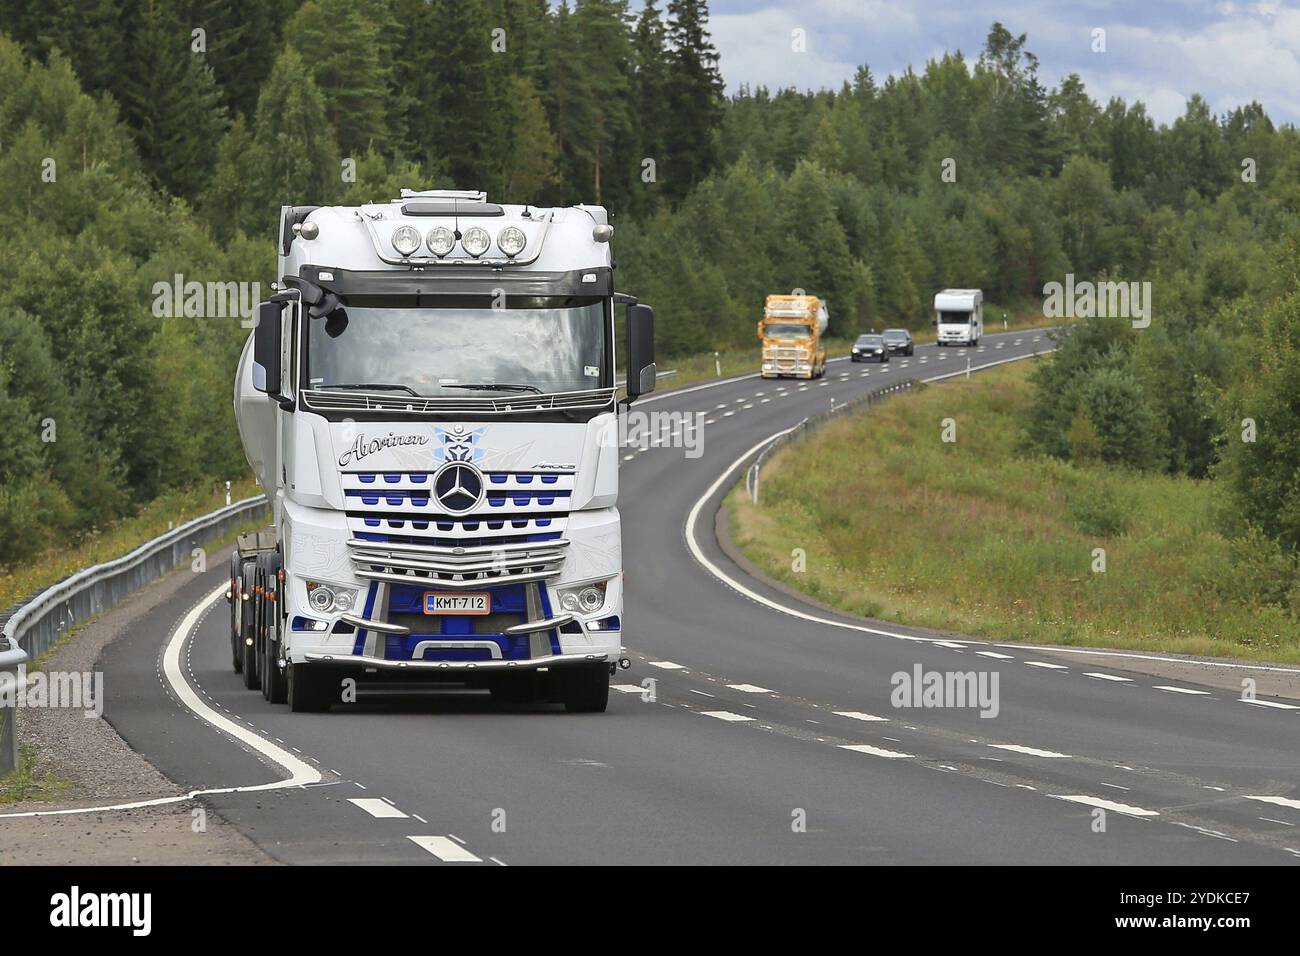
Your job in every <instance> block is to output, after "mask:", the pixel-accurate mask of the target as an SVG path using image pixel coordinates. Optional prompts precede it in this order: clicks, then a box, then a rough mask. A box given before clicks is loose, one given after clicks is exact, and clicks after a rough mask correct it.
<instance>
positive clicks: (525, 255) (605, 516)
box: [230, 190, 655, 711]
mask: <svg viewBox="0 0 1300 956" xmlns="http://www.w3.org/2000/svg"><path fill="white" fill-rule="evenodd" d="M612 235H613V227H612V226H610V225H609V223H608V220H607V215H606V212H605V210H604V209H603V208H601V207H599V206H584V205H579V206H574V207H569V208H554V209H545V208H538V207H536V206H527V205H524V206H516V205H498V204H495V203H490V202H488V201H487V197H486V195H485V194H483V193H481V192H473V191H427V192H414V191H410V190H403V191H402V195H401V197H400V198H399V199H396V200H393V201H391V202H381V203H368V204H366V205H363V206H359V207H317V206H285V207H284V208H283V209H282V212H281V229H280V243H279V260H278V268H279V271H278V275H279V277H280V278H279V280H278V283H277V286H276V288H277V291H276V294H275V295H273V296H272V297H271V299H270V301H268V302H266V303H263V304H262V305H261V306H259V310H258V324H257V327H256V329H255V330H254V332H253V334H252V335H251V336H250V338H249V341H248V343H247V345H246V346H245V348H244V352H243V356H242V358H241V361H240V363H239V370H238V373H237V377H236V382H235V414H236V417H237V418H238V422H239V432H240V437H241V440H242V442H243V445H244V449H245V453H246V454H247V457H248V460H249V463H250V464H251V465H252V467H253V470H254V472H255V473H256V475H257V476H258V478H259V480H260V482H261V484H262V486H263V488H265V490H266V494H267V498H268V499H269V501H270V504H271V510H272V518H273V529H272V533H268V534H264V535H256V536H249V537H247V538H245V539H242V540H241V545H242V549H241V550H238V551H237V552H236V554H235V556H234V558H233V559H232V564H231V583H230V599H231V600H232V601H235V602H241V603H242V602H247V603H246V604H245V605H244V606H243V607H240V608H238V611H239V613H232V615H231V622H232V625H231V650H232V657H233V661H232V663H233V664H234V667H235V669H236V670H237V671H241V672H242V673H243V675H244V680H245V683H246V684H247V685H248V686H249V687H250V688H256V687H259V686H260V688H261V690H262V692H263V695H264V696H266V697H267V699H268V700H272V701H275V702H287V703H289V704H290V706H291V707H292V709H294V710H321V709H325V708H328V707H329V706H330V705H331V704H334V703H338V702H339V701H340V699H341V690H343V689H346V688H347V687H349V686H354V682H353V681H348V680H346V679H347V678H355V680H356V681H357V682H360V683H361V685H362V686H364V685H365V682H366V681H375V682H382V681H385V680H400V681H402V682H404V683H408V684H409V683H412V682H418V683H420V684H422V685H423V684H447V683H449V684H454V685H457V686H470V687H476V688H487V689H489V690H491V691H492V693H493V694H494V695H498V694H499V695H502V696H503V697H504V698H505V699H509V700H517V699H535V698H538V697H541V698H545V699H551V700H556V701H561V702H563V703H564V704H565V705H566V707H567V708H568V709H569V710H573V711H603V710H604V709H605V705H606V700H607V698H608V694H609V678H610V674H611V672H612V671H613V669H614V668H615V667H616V666H618V664H619V663H622V664H623V665H624V666H626V665H627V660H626V658H625V657H623V653H622V634H623V627H624V621H623V575H622V552H621V535H620V528H619V513H618V508H617V507H616V500H617V495H618V463H619V454H618V452H619V449H618V441H617V435H618V427H617V414H618V398H617V396H618V392H619V386H618V385H617V384H616V379H615V371H616V370H615V355H614V340H615V331H614V327H615V305H616V304H622V305H625V306H626V307H627V308H626V316H625V322H626V328H625V331H624V332H623V333H621V337H622V338H623V340H624V342H625V344H626V356H627V385H626V391H627V401H631V400H633V399H635V398H636V397H637V396H638V395H642V394H645V393H647V392H650V391H652V390H653V389H654V384H655V364H654V330H653V324H654V313H653V311H652V310H651V309H650V308H649V306H646V305H640V304H638V303H637V302H636V300H635V299H634V298H632V297H631V296H627V295H622V294H619V293H616V292H615V291H614V277H613V266H612V260H611V257H610V246H609V242H610V238H611V237H612Z"/></svg>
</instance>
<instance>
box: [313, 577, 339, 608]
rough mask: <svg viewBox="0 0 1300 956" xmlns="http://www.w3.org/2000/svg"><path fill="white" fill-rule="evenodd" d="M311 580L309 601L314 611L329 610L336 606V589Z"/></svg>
mask: <svg viewBox="0 0 1300 956" xmlns="http://www.w3.org/2000/svg"><path fill="white" fill-rule="evenodd" d="M312 584H315V582H310V583H308V585H307V603H308V604H310V605H311V608H312V610H313V611H328V610H329V609H330V608H332V607H333V606H334V589H333V588H331V587H329V586H328V585H325V584H316V586H315V587H312Z"/></svg>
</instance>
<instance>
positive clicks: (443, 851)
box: [407, 836, 483, 863]
mask: <svg viewBox="0 0 1300 956" xmlns="http://www.w3.org/2000/svg"><path fill="white" fill-rule="evenodd" d="M407 839H408V840H410V841H411V842H412V843H414V844H415V845H416V846H418V847H420V849H422V850H428V851H429V852H430V853H432V854H433V855H434V856H436V857H437V858H438V859H440V860H442V862H443V863H482V862H483V861H482V860H481V859H479V858H478V857H477V856H475V855H474V854H473V853H471V852H469V850H467V849H465V848H464V847H463V846H461V845H460V844H459V843H457V842H456V841H455V840H451V839H448V838H447V837H445V836H408V837H407Z"/></svg>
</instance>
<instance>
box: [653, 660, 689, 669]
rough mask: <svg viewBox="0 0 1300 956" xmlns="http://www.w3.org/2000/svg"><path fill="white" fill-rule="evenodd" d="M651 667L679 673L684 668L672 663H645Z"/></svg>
mask: <svg viewBox="0 0 1300 956" xmlns="http://www.w3.org/2000/svg"><path fill="white" fill-rule="evenodd" d="M646 663H647V664H649V665H650V666H651V667H661V668H663V669H664V670H666V671H680V670H684V669H685V668H683V667H682V665H681V664H674V663H673V662H672V661H646Z"/></svg>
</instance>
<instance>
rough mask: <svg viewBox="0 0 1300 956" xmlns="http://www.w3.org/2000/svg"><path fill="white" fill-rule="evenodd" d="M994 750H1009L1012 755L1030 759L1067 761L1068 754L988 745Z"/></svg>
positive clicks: (1019, 746)
mask: <svg viewBox="0 0 1300 956" xmlns="http://www.w3.org/2000/svg"><path fill="white" fill-rule="evenodd" d="M989 746H990V747H993V748H994V749H995V750H1010V751H1011V752H1012V753H1018V754H1028V755H1029V756H1030V757H1053V758H1060V759H1064V760H1069V759H1070V755H1069V754H1058V753H1057V752H1056V751H1055V750H1039V749H1038V748H1037V747H1025V746H1022V745H1021V744H989Z"/></svg>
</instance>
